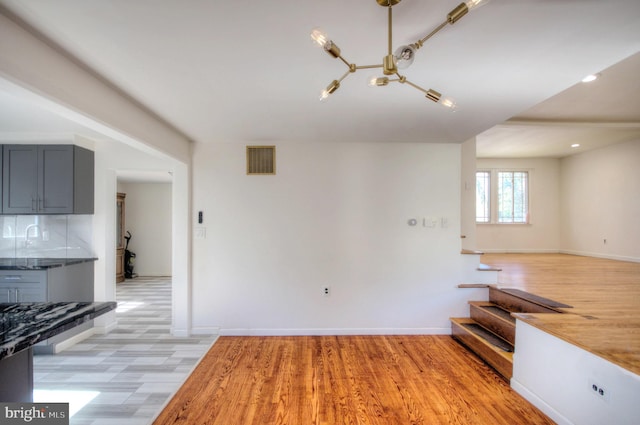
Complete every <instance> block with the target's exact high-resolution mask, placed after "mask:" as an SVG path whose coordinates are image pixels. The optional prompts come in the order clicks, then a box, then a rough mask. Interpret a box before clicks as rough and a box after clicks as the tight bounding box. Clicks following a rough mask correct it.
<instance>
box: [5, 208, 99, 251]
mask: <svg viewBox="0 0 640 425" xmlns="http://www.w3.org/2000/svg"><path fill="white" fill-rule="evenodd" d="M92 217H93V216H91V215H0V226H2V238H0V257H3V258H91V257H93V254H92V251H93V249H92V246H93V241H92V235H93V230H92V224H93V221H92Z"/></svg>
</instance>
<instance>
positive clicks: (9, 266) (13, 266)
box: [0, 258, 97, 270]
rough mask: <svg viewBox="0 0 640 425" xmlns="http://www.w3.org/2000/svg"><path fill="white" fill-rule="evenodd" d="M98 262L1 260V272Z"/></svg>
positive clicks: (78, 260)
mask: <svg viewBox="0 0 640 425" xmlns="http://www.w3.org/2000/svg"><path fill="white" fill-rule="evenodd" d="M96 260H97V258H0V270H47V269H52V268H54V267H64V266H71V265H74V264H80V263H85V262H88V261H96Z"/></svg>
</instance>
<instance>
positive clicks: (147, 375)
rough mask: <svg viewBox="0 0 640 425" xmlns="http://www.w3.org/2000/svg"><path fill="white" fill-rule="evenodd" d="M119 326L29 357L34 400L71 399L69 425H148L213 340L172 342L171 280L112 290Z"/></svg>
mask: <svg viewBox="0 0 640 425" xmlns="http://www.w3.org/2000/svg"><path fill="white" fill-rule="evenodd" d="M116 298H117V300H118V309H117V310H116V316H117V319H118V326H117V328H116V329H115V330H114V331H113V332H111V333H109V334H108V335H94V336H92V337H91V338H88V339H86V340H84V341H82V342H81V343H79V344H76V345H75V346H73V347H71V348H69V349H67V350H65V351H63V352H61V353H59V354H56V355H37V356H35V357H34V381H35V382H34V387H35V391H34V398H35V401H36V402H70V414H71V415H72V416H71V420H70V424H71V425H146V424H149V423H151V421H152V420H153V418H154V417H155V416H156V415H157V414H158V413H159V412H160V411H161V409H162V408H163V406H164V405H165V404H166V403H167V402H168V401H169V399H170V398H171V396H172V395H173V393H174V392H175V391H176V390H177V389H178V388H179V387H180V386H181V385H182V383H183V382H184V380H185V379H186V378H187V377H188V376H189V374H190V373H191V371H192V370H193V368H194V367H195V365H196V364H197V362H198V361H199V360H200V359H201V358H202V356H203V355H204V354H205V353H206V352H207V351H208V349H209V347H210V346H211V345H212V343H213V342H214V341H215V339H216V335H196V336H192V337H189V338H174V337H173V336H172V335H171V334H170V328H171V279H170V278H168V277H167V278H155V277H154V278H145V277H139V278H136V279H133V280H127V281H125V282H122V283H119V284H118V285H117V295H116Z"/></svg>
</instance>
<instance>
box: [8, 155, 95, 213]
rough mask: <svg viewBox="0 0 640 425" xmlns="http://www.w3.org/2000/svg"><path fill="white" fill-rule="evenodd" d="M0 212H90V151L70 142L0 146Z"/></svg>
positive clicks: (91, 162) (91, 166)
mask: <svg viewBox="0 0 640 425" xmlns="http://www.w3.org/2000/svg"><path fill="white" fill-rule="evenodd" d="M2 151H3V156H2V165H3V169H2V177H3V178H2V189H3V190H2V213H3V214H93V205H94V191H93V183H94V154H93V152H92V151H90V150H88V149H84V148H81V147H79V146H74V145H3V147H2Z"/></svg>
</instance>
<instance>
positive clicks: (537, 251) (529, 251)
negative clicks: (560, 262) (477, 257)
mask: <svg viewBox="0 0 640 425" xmlns="http://www.w3.org/2000/svg"><path fill="white" fill-rule="evenodd" d="M479 251H482V252H484V253H485V254H562V251H559V250H557V249H484V248H479Z"/></svg>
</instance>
